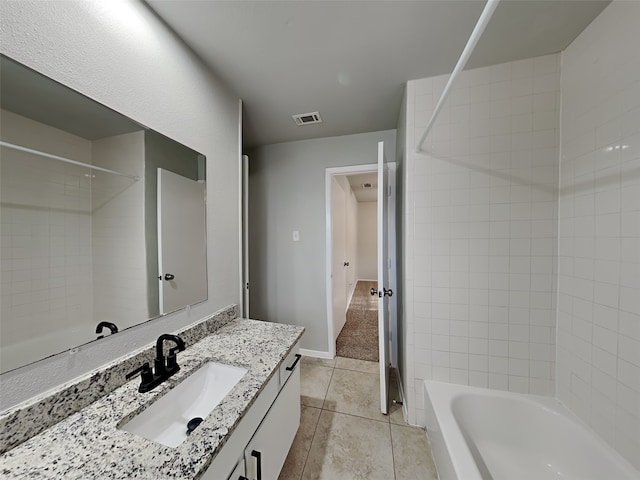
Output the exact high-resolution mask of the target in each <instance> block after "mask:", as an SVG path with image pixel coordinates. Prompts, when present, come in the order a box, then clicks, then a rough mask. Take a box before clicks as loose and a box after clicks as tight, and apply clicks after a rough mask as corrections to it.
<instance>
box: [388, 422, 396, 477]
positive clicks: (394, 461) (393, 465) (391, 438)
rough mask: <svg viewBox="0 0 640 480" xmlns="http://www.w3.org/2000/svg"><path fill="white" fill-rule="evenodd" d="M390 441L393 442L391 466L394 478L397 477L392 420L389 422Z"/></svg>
mask: <svg viewBox="0 0 640 480" xmlns="http://www.w3.org/2000/svg"><path fill="white" fill-rule="evenodd" d="M389 442H390V443H391V466H392V467H393V479H394V480H398V479H397V478H396V454H395V452H394V451H393V433H392V432H391V422H389Z"/></svg>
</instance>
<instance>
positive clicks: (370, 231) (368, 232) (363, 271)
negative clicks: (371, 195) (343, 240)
mask: <svg viewBox="0 0 640 480" xmlns="http://www.w3.org/2000/svg"><path fill="white" fill-rule="evenodd" d="M358 278H359V279H360V280H377V278H378V204H377V202H359V203H358Z"/></svg>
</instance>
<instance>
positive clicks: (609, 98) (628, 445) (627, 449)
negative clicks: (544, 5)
mask: <svg viewBox="0 0 640 480" xmlns="http://www.w3.org/2000/svg"><path fill="white" fill-rule="evenodd" d="M639 18H640V3H638V2H613V3H612V4H611V5H610V6H609V7H607V8H606V9H605V10H604V11H603V13H602V14H601V15H600V16H599V17H598V18H596V19H595V20H594V21H593V23H592V24H591V25H590V26H589V27H588V28H587V29H586V30H585V31H584V32H583V33H582V34H581V35H580V36H579V37H578V38H577V39H576V40H575V41H574V42H573V43H572V44H571V45H570V46H569V47H568V48H567V49H566V50H565V51H564V52H563V54H562V83H561V86H562V128H561V131H562V152H561V153H562V156H561V169H560V198H559V208H560V209H559V217H560V219H559V260H558V262H559V263H558V269H559V290H558V292H559V293H558V300H559V301H558V359H557V367H558V397H559V398H560V400H561V401H563V402H564V403H565V404H567V405H568V406H570V407H571V408H572V409H573V411H575V412H576V413H577V414H578V415H579V416H580V417H581V418H582V419H583V420H585V421H586V422H587V423H589V425H590V426H591V427H593V428H594V429H595V430H596V431H597V432H598V433H599V434H600V435H601V436H602V437H603V438H604V439H605V440H607V441H608V442H609V443H610V444H612V445H613V446H614V447H615V448H616V449H617V450H618V451H620V452H621V453H622V454H623V455H625V456H626V457H627V459H629V460H630V461H631V462H632V463H634V464H635V466H636V467H637V468H640V456H639V455H638V452H640V62H638V57H637V53H636V52H635V50H634V51H633V52H631V49H636V50H637V45H640V30H639V29H638V19H639ZM632 46H633V47H632Z"/></svg>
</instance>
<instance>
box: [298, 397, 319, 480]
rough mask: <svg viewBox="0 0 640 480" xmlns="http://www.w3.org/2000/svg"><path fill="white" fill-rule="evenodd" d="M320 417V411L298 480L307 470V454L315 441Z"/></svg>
mask: <svg viewBox="0 0 640 480" xmlns="http://www.w3.org/2000/svg"><path fill="white" fill-rule="evenodd" d="M321 416H322V409H320V413H319V414H318V419H317V420H316V426H315V427H314V429H313V435H311V443H310V444H309V450H307V454H306V455H305V456H304V464H303V465H302V471H301V472H300V479H299V480H302V477H303V476H304V470H305V468H307V461H308V460H309V454H310V453H311V447H313V441H314V440H315V439H316V432H317V431H318V425H320V417H321Z"/></svg>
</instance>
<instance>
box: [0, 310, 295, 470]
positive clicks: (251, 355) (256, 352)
mask: <svg viewBox="0 0 640 480" xmlns="http://www.w3.org/2000/svg"><path fill="white" fill-rule="evenodd" d="M303 331H304V329H303V328H302V327H296V326H290V325H281V324H275V323H266V322H259V321H254V320H243V319H236V320H232V321H231V322H229V323H228V324H226V325H225V326H223V327H222V328H220V329H218V330H217V331H216V332H215V333H213V334H212V335H209V336H208V337H205V338H204V339H202V340H200V341H199V342H197V343H195V344H194V345H192V346H190V347H189V348H187V349H186V350H185V351H184V352H181V353H180V354H179V355H178V361H179V364H180V366H181V370H180V371H179V372H178V373H177V374H176V375H175V376H173V377H171V378H170V379H169V380H167V381H166V382H165V383H163V384H162V385H160V386H159V387H157V388H156V389H154V390H153V391H151V392H149V393H138V385H139V383H140V379H139V378H137V379H134V380H131V381H130V382H128V383H126V384H124V385H123V386H122V387H120V388H117V389H116V390H114V391H113V392H111V393H109V394H108V395H106V396H104V397H102V398H100V399H99V400H97V401H95V402H94V403H92V404H90V405H89V406H87V407H85V408H83V409H82V410H80V411H79V412H77V413H75V414H73V415H71V416H69V417H68V418H66V419H64V420H62V421H61V422H59V423H57V424H56V425H54V426H52V427H50V428H48V429H47V430H45V431H43V432H42V433H40V434H39V435H36V436H35V437H32V438H31V439H29V440H27V441H26V442H24V443H22V444H20V445H18V446H17V447H15V448H13V449H12V450H9V451H8V452H6V453H4V454H3V455H2V456H0V476H1V477H2V478H8V479H9V478H16V479H17V478H21V479H22V478H50V479H62V478H64V479H65V480H67V479H90V478H100V479H107V478H112V479H116V478H121V479H125V478H127V479H128V478H144V479H153V480H157V479H165V478H166V479H169V478H176V479H193V478H197V477H198V476H199V474H200V473H201V472H203V471H204V470H206V468H207V467H208V466H209V465H210V463H211V461H212V460H213V458H214V457H215V454H217V453H218V451H219V450H220V449H221V448H222V446H223V445H224V443H225V442H226V441H227V439H228V438H229V436H230V435H231V433H232V432H233V430H234V429H235V427H236V425H237V424H238V423H239V421H240V419H241V418H242V417H243V416H244V414H245V413H246V411H247V410H248V408H249V407H250V406H251V404H252V403H253V401H254V400H255V398H256V397H257V395H258V393H259V392H260V391H261V390H262V388H263V386H264V385H265V384H266V382H267V380H269V379H270V378H271V377H272V376H273V375H274V374H277V368H278V367H279V366H280V364H281V363H282V361H283V360H284V358H285V357H286V355H287V354H288V353H289V351H290V350H291V348H292V347H293V345H294V344H295V343H296V341H297V340H298V339H299V338H300V337H301V336H302V333H303ZM210 360H212V361H216V362H220V363H226V364H230V365H237V366H242V367H245V368H247V369H248V370H249V371H248V372H247V373H246V375H245V376H244V377H243V378H242V379H241V380H240V382H239V383H238V384H237V385H236V386H235V387H234V388H233V389H232V390H231V392H230V393H229V394H228V395H227V396H226V397H225V399H224V400H223V401H222V402H221V403H220V404H219V405H218V406H217V407H216V408H215V409H214V410H213V411H212V412H211V414H210V415H209V416H208V417H207V418H206V419H205V420H204V422H203V423H202V424H201V425H200V426H199V427H198V428H197V429H196V430H195V431H194V432H193V433H192V434H191V436H189V437H188V438H187V439H186V440H185V441H184V442H183V443H182V444H181V445H180V446H178V447H176V448H170V447H165V446H164V445H160V444H158V443H155V442H152V441H151V440H147V439H145V438H142V437H139V436H137V435H134V434H131V433H128V432H125V431H123V430H120V429H119V428H118V426H120V425H122V424H123V423H124V422H126V421H127V420H129V419H130V418H132V417H133V416H134V415H136V414H138V413H140V412H141V411H142V410H144V409H145V408H146V407H147V406H149V405H150V404H151V403H152V402H153V401H154V400H155V399H158V398H159V397H161V396H162V395H164V394H165V393H167V392H168V391H169V390H170V389H171V388H173V387H174V386H175V385H176V384H177V383H179V382H180V381H182V380H184V379H185V378H187V377H188V376H189V375H190V374H191V373H193V372H194V371H196V370H197V369H198V368H199V367H200V366H201V365H202V364H204V363H205V362H207V361H210Z"/></svg>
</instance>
